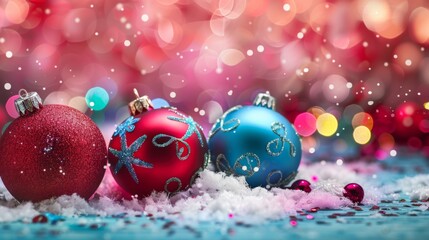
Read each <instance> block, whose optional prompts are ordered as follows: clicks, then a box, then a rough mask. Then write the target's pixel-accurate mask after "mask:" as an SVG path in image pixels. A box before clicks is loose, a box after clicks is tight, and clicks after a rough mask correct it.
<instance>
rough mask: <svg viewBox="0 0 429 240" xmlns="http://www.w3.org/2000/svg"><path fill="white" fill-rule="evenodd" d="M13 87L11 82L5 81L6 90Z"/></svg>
mask: <svg viewBox="0 0 429 240" xmlns="http://www.w3.org/2000/svg"><path fill="white" fill-rule="evenodd" d="M11 88H12V85H11V84H10V83H5V84H4V89H5V90H10V89H11Z"/></svg>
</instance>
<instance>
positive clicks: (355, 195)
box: [343, 183, 365, 203]
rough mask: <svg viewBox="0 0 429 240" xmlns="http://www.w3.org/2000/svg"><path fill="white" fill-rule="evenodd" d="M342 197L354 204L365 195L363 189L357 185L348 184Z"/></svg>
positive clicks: (360, 200)
mask: <svg viewBox="0 0 429 240" xmlns="http://www.w3.org/2000/svg"><path fill="white" fill-rule="evenodd" d="M343 195H344V197H346V198H348V199H350V201H352V202H354V203H360V202H362V200H363V197H364V195H365V194H364V191H363V188H362V187H361V186H360V185H359V184H357V183H349V184H347V185H346V186H345V187H344V193H343Z"/></svg>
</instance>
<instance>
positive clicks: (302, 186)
mask: <svg viewBox="0 0 429 240" xmlns="http://www.w3.org/2000/svg"><path fill="white" fill-rule="evenodd" d="M310 185H311V183H310V182H309V181H307V180H304V179H298V180H296V181H295V182H293V183H292V185H291V186H290V188H291V189H293V190H301V191H304V192H306V193H309V192H311V187H310Z"/></svg>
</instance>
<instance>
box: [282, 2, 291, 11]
mask: <svg viewBox="0 0 429 240" xmlns="http://www.w3.org/2000/svg"><path fill="white" fill-rule="evenodd" d="M283 10H285V12H289V11H290V4H289V3H285V4H284V5H283Z"/></svg>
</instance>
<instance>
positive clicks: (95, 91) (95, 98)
mask: <svg viewBox="0 0 429 240" xmlns="http://www.w3.org/2000/svg"><path fill="white" fill-rule="evenodd" d="M85 100H86V104H87V105H88V107H89V108H90V109H92V110H94V111H100V110H103V109H104V108H105V107H106V106H107V104H108V103H109V94H108V93H107V92H106V90H104V88H101V87H94V88H91V89H89V90H88V92H87V93H86V96H85Z"/></svg>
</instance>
